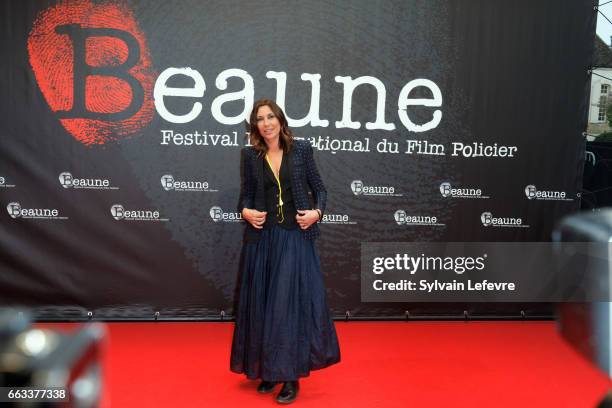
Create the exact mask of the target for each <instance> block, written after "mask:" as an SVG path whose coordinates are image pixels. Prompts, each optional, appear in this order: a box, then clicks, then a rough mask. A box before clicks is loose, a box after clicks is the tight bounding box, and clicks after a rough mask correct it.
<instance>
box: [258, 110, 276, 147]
mask: <svg viewBox="0 0 612 408" xmlns="http://www.w3.org/2000/svg"><path fill="white" fill-rule="evenodd" d="M280 129H281V126H280V122H279V120H278V118H277V117H276V115H275V114H274V112H272V109H270V107H269V106H268V105H264V106H261V107H260V108H259V109H257V130H259V134H260V135H261V137H263V138H264V141H265V142H266V143H270V142H274V141H275V140H278V137H279V135H280Z"/></svg>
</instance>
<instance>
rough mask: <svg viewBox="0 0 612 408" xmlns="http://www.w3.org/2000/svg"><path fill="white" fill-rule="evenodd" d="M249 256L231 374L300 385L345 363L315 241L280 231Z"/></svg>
mask: <svg viewBox="0 0 612 408" xmlns="http://www.w3.org/2000/svg"><path fill="white" fill-rule="evenodd" d="M244 251H245V253H244V269H243V271H242V276H241V279H240V292H239V293H240V295H239V299H238V305H237V310H236V311H235V313H234V315H235V318H236V324H235V328H234V336H233V340H232V351H231V357H230V369H231V370H232V371H234V372H236V373H244V374H246V376H247V378H249V379H253V380H254V379H258V378H260V379H262V380H265V381H295V380H297V379H298V378H300V377H306V376H308V375H309V374H310V371H311V370H317V369H321V368H324V367H327V366H329V365H331V364H334V363H337V362H339V361H340V348H339V346H338V338H337V336H336V330H335V328H334V323H333V321H332V320H331V316H330V313H329V310H328V308H327V302H326V297H325V288H324V285H323V275H322V273H321V267H320V261H319V255H318V252H317V249H316V246H315V244H314V241H313V240H309V239H304V238H303V237H302V233H301V232H300V230H299V229H293V230H287V229H284V228H281V227H279V226H274V227H272V228H270V229H264V230H263V231H262V236H261V240H260V241H258V242H251V243H246V244H245V248H244Z"/></svg>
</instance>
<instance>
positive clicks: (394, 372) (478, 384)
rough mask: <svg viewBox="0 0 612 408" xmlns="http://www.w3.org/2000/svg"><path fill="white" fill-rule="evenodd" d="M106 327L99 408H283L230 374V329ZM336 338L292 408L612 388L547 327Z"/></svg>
mask: <svg viewBox="0 0 612 408" xmlns="http://www.w3.org/2000/svg"><path fill="white" fill-rule="evenodd" d="M41 326H42V325H41ZM44 326H46V327H49V326H50V327H62V328H63V327H71V326H72V325H66V324H61V325H56V324H44ZM107 327H108V329H109V336H108V343H107V348H106V357H105V361H104V364H105V369H106V373H105V392H104V399H103V404H102V407H104V408H108V407H112V408H115V407H121V408H123V407H130V408H131V407H173V408H174V407H219V406H224V407H249V408H250V407H273V406H280V405H278V404H277V403H276V402H275V401H274V399H273V398H274V397H273V395H259V394H257V392H256V391H255V387H256V383H255V382H251V381H248V380H246V379H244V377H243V376H239V375H237V374H233V373H231V372H230V371H229V369H228V365H229V363H228V358H229V357H228V356H229V349H230V343H231V334H232V329H233V324H232V323H111V324H108V325H107ZM336 328H337V330H338V336H339V339H340V347H341V351H342V362H341V363H340V364H338V365H335V366H333V367H330V368H327V369H325V370H321V371H314V372H313V373H312V375H311V376H310V377H309V378H305V379H302V380H301V382H300V386H301V389H300V394H299V396H298V400H297V401H296V402H295V403H294V404H293V405H294V406H300V407H317V408H318V407H334V408H340V407H576V408H578V407H594V406H595V405H596V403H597V401H598V400H599V399H600V398H601V397H602V396H603V394H604V393H605V392H606V390H607V389H608V387H610V386H611V385H612V383H611V382H610V380H609V379H608V378H607V376H606V375H605V374H603V373H601V372H599V371H597V370H596V369H594V368H593V367H592V366H591V365H590V364H589V363H588V362H587V361H586V360H584V359H583V358H582V357H581V356H580V355H578V354H577V353H576V352H575V351H574V350H573V349H572V348H571V347H570V346H569V345H567V344H566V343H565V342H564V341H563V340H562V339H561V338H560V337H559V335H558V334H557V332H556V329H555V324H554V323H552V322H524V323H521V322H470V323H463V322H461V323H459V322H350V323H344V322H342V323H336ZM277 390H278V388H277Z"/></svg>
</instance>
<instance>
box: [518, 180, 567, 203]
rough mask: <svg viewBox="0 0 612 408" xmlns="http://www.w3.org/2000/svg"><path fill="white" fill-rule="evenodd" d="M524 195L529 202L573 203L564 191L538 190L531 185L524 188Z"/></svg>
mask: <svg viewBox="0 0 612 408" xmlns="http://www.w3.org/2000/svg"><path fill="white" fill-rule="evenodd" d="M525 195H526V196H527V199H529V200H552V201H574V199H573V198H568V197H567V194H566V193H565V191H553V190H538V189H537V188H536V186H534V185H533V184H529V185H528V186H525Z"/></svg>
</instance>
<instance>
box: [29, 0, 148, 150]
mask: <svg viewBox="0 0 612 408" xmlns="http://www.w3.org/2000/svg"><path fill="white" fill-rule="evenodd" d="M128 40H129V41H128ZM79 44H81V45H82V46H81V47H80V48H79ZM28 52H29V57H30V65H31V66H32V70H33V71H34V76H35V77H36V81H37V82H38V86H39V87H40V90H41V92H42V94H43V95H44V97H45V99H46V101H47V103H48V104H49V106H50V108H51V110H52V111H53V112H57V114H58V116H59V117H60V122H61V124H62V125H63V126H64V128H65V129H66V130H67V131H68V132H70V134H72V136H74V138H76V139H77V140H78V141H80V142H81V143H83V144H85V145H98V144H104V143H107V142H109V141H114V140H118V139H121V138H125V137H127V136H130V135H133V134H135V133H137V132H138V131H139V130H141V129H142V128H144V127H145V126H146V125H148V124H149V123H150V121H151V119H152V118H153V113H154V106H153V97H152V92H153V84H154V78H155V72H154V71H153V68H152V64H151V57H150V53H149V49H148V47H147V44H146V41H145V36H144V35H143V33H142V31H140V28H139V27H138V24H137V22H136V19H135V18H134V15H133V13H132V12H131V11H130V9H129V8H127V6H125V5H122V4H120V3H118V2H96V3H93V2H92V1H89V0H75V1H66V2H61V3H59V4H57V5H55V6H52V7H49V8H48V9H46V10H44V11H42V12H41V13H40V14H39V15H38V16H37V18H36V20H35V21H34V24H33V26H32V30H31V31H30V35H29V37H28ZM134 56H137V60H134V61H132V62H130V64H129V66H128V65H127V64H128V62H129V59H130V57H134ZM124 66H125V70H124V71H122V67H124ZM75 82H76V83H75ZM75 87H76V88H75ZM79 95H82V96H79ZM122 113H124V114H125V115H122ZM113 115H114V116H113ZM126 115H128V116H127V117H124V116H126Z"/></svg>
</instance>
